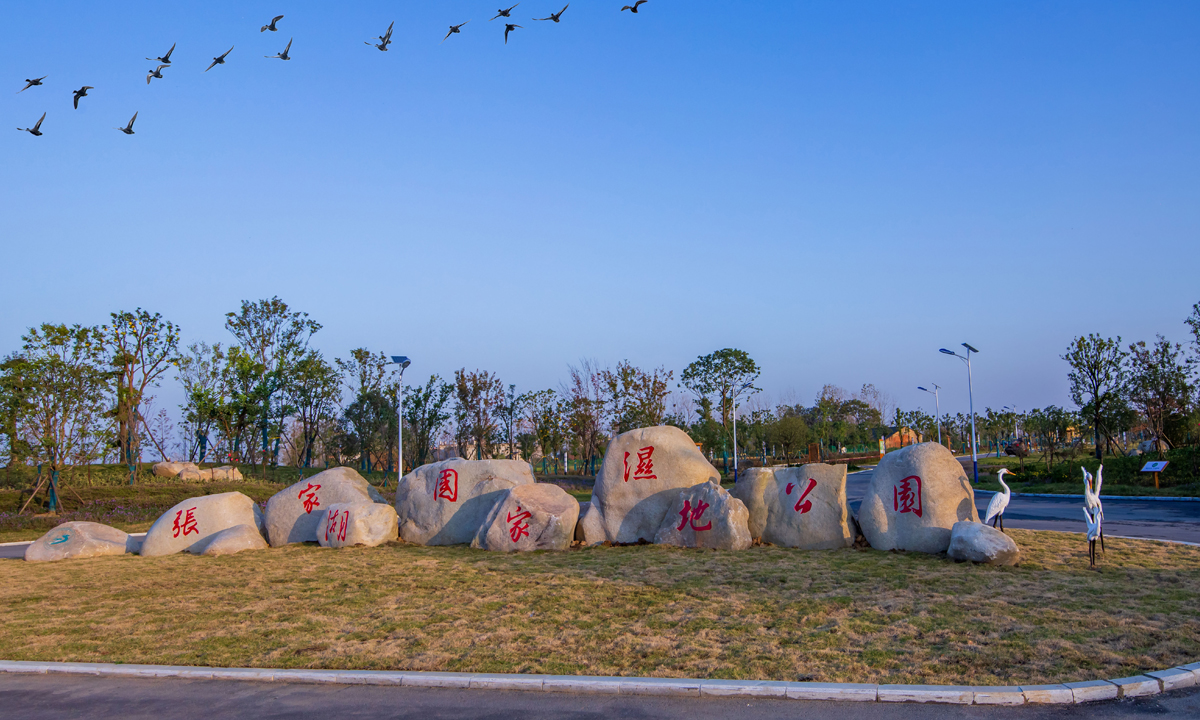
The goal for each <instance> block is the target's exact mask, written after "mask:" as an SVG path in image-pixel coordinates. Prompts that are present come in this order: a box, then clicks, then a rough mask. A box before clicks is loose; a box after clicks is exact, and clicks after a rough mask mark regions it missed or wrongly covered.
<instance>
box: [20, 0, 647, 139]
mask: <svg viewBox="0 0 1200 720" xmlns="http://www.w3.org/2000/svg"><path fill="white" fill-rule="evenodd" d="M647 2H649V0H635V1H634V3H633V4H632V5H625V6H624V7H622V8H621V12H625V11H626V10H628V11H629V12H631V13H635V14H636V13H637V11H638V8H639V7H641V6H642V5H644V4H646V3H647ZM520 4H521V3H516V4H515V5H513V6H512V7H510V8H508V9H507V10H497V12H496V16H495V17H493V18H492V20H499V19H500V18H504V19H505V20H506V21H507V20H510V19H512V12H513V10H515V9H516V8H517V5H520ZM569 7H571V4H570V3H567V4H566V5H564V6H563V9H562V10H559V11H558V12H556V13H550V15H549V16H548V17H544V18H533V20H534V21H535V22H543V21H552V22H556V23H557V22H560V21H561V20H562V16H563V13H565V12H566V11H567V8H569ZM282 19H283V16H282V15H276V16H275V17H273V18H271V22H269V23H267V24H266V25H263V26H262V28H261V29H259V32H267V31H268V30H270V31H271V32H278V31H279V28H277V27H276V23H278V22H279V21H280V20H282ZM469 22H471V21H470V20H467V21H466V22H461V23H459V24H457V25H451V26H450V31H449V32H447V33H446V37H444V38H442V42H446V40H448V39H450V36H451V35H455V34H457V33H461V32H462V28H463V26H464V25H466V24H467V23H469ZM489 22H491V20H489ZM395 24H396V23H395V21H393V22H392V23H391V24H390V25H388V29H387V32H385V33H384V34H382V35H379V36H378V37H376V38H375V39H374V40H368V41H366V42H365V44H366V45H369V46H371V47H373V48H376V49H378V50H380V51H382V52H387V49H388V45H391V44H392V27H393V26H395ZM518 29H523V27H522V26H521V25H517V24H516V23H510V22H505V23H504V44H505V45H507V44H508V36H509V34H510V33H512V32H513V31H514V30H518ZM294 39H295V38H291V39H289V40H288V44H287V47H285V48H284V49H283V51H282V52H278V53H275V54H274V55H264V56H263V57H266V58H268V59H271V60H275V59H278V60H291V59H292V58H291V55H289V53H290V52H291V50H292V40H294ZM375 40H378V41H379V42H375ZM173 52H175V45H171V49H170V50H168V51H167V52H166V53H165V54H164V55H162V56H160V57H154V58H146V59H147V60H151V61H153V62H156V63H158V67H156V68H154V69H153V70H150V71H149V72H148V73H147V74H146V84H147V85H149V84H150V81H151V80H161V79H162V78H163V70H166V69H168V68H170V67H171V53H173ZM231 52H233V47H230V48H229V49H228V50H226V51H225V52H223V53H221V54H220V55H218V56H217V57H215V58H213V60H212V63H210V64H209V66H208V67H207V68H205V69H204V72H208V71H209V70H212V69H213V68H215V67H216V66H218V65H224V64H225V58H227V57H228V56H229V53H231ZM47 77H49V76H48V75H43V76H42V77H40V78H32V79H31V78H26V79H25V87H23V88H21V89H20V90H18V91H17V94H20V93H23V92H25V91H26V90H28V89H29V88H32V87H38V86H40V85H42V81H43V80H45V79H46V78H47ZM94 89H95V88H94V87H93V86H91V85H84V86H83V87H81V88H79V89H78V90H75V91H74V93H73V94H74V96H75V98H74V105H75V109H76V110H78V109H79V100H80V99H81V98H85V97H87V94H88V90H94ZM137 116H138V114H137V113H136V112H135V113H134V114H133V117H132V118H130V120H129V123H128V124H127V125H126V126H125V127H119V128H115V129H116V130H120V131H121V132H123V133H125V134H126V135H133V134H134V133H133V123H134V122H135V121H136V120H137ZM45 119H46V113H42V116H41V117H40V118H38V121H37V122H36V123H34V125H33V127H28V128H17V129H18V130H20V131H21V132H27V133H29V134H30V135H33V136H35V137H40V136H41V135H42V122H43V121H45Z"/></svg>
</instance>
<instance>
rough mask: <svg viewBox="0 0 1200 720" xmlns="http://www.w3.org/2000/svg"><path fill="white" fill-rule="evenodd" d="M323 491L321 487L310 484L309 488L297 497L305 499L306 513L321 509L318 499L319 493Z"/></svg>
mask: <svg viewBox="0 0 1200 720" xmlns="http://www.w3.org/2000/svg"><path fill="white" fill-rule="evenodd" d="M320 489H321V486H320V485H313V484H312V483H308V487H306V488H304V489H303V490H301V491H300V494H299V495H297V496H296V497H298V498H303V499H304V512H306V513H311V512H312V511H313V508H315V507H321V502H320V501H319V500H318V499H317V491H318V490H320Z"/></svg>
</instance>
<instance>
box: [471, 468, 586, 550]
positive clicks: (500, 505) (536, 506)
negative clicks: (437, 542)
mask: <svg viewBox="0 0 1200 720" xmlns="http://www.w3.org/2000/svg"><path fill="white" fill-rule="evenodd" d="M578 525H579V501H578V500H576V499H575V498H573V497H571V495H569V494H568V493H567V491H566V490H563V489H562V488H560V487H559V486H557V485H550V484H548V483H536V484H533V485H518V486H516V487H514V488H512V489H510V490H507V491H505V492H504V493H503V494H502V495H501V496H500V499H499V500H498V501H497V502H496V504H495V505H493V506H492V510H491V512H490V513H488V516H487V518H486V519H485V520H484V522H483V525H482V526H480V528H479V531H478V532H477V533H475V539H474V540H472V541H471V547H473V548H477V549H480V550H497V551H500V552H518V551H527V550H567V549H569V548H570V547H571V542H572V541H573V540H574V538H575V530H576V527H577V526H578Z"/></svg>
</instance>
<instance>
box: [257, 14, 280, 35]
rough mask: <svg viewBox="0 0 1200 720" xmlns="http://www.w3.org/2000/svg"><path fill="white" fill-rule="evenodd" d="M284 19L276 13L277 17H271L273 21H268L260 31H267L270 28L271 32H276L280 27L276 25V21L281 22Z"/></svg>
mask: <svg viewBox="0 0 1200 720" xmlns="http://www.w3.org/2000/svg"><path fill="white" fill-rule="evenodd" d="M282 19H283V16H282V15H276V16H275V17H273V18H271V22H269V23H267V24H266V25H263V26H262V29H261V30H259V32H266V31H268V30H270V31H271V32H275V31H276V30H278V29H279V28H277V27H275V23H277V22H279V21H280V20H282Z"/></svg>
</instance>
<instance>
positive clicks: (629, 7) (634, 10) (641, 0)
mask: <svg viewBox="0 0 1200 720" xmlns="http://www.w3.org/2000/svg"><path fill="white" fill-rule="evenodd" d="M648 2H650V0H637V2H635V3H634V4H632V5H626V6H625V7H623V8H621V11H622V12H624V11H626V10H628V11H629V12H631V13H633V14H634V15H636V14H637V9H638V6H639V5H641V4H643V3H648Z"/></svg>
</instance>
